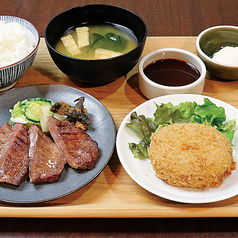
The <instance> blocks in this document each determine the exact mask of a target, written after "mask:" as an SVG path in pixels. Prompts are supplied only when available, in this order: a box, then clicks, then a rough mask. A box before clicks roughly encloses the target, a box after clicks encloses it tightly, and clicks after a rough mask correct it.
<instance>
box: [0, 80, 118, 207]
mask: <svg viewBox="0 0 238 238" xmlns="http://www.w3.org/2000/svg"><path fill="white" fill-rule="evenodd" d="M81 96H83V97H85V101H84V105H85V108H87V109H88V112H89V117H90V118H91V119H92V121H93V124H92V125H90V126H89V128H88V130H87V133H88V134H89V135H90V136H91V138H92V139H93V140H95V141H97V143H98V147H99V150H100V154H101V155H100V157H99V159H98V161H97V163H96V165H95V168H94V169H92V170H88V171H80V170H75V169H72V168H71V167H70V166H66V168H65V169H64V171H63V173H62V176H61V178H60V180H59V181H57V182H54V183H42V184H32V183H30V182H29V180H26V181H24V182H23V183H22V184H21V185H19V186H14V185H9V184H3V183H2V184H0V202H4V203H11V204H34V203H42V202H47V201H52V200H55V199H58V198H62V197H65V196H67V195H69V194H72V193H73V192H75V191H77V190H79V189H80V188H82V187H84V186H85V185H87V184H88V183H90V182H91V181H92V180H94V179H95V178H96V177H97V176H98V175H99V174H100V173H101V172H102V171H103V169H104V168H105V167H106V165H107V163H108V161H109V160H110V158H111V155H112V153H113V150H114V147H115V138H116V129H115V124H114V121H113V118H112V116H111V114H110V113H109V111H108V110H107V108H106V107H105V106H104V105H103V104H102V103H101V102H99V101H98V100H97V99H95V98H94V97H93V96H91V95H89V94H87V93H85V92H83V91H81V90H78V89H75V88H72V87H68V86H62V85H54V84H53V85H52V84H49V85H31V86H25V87H21V88H16V89H12V90H10V91H9V92H6V93H5V94H3V95H0V111H1V113H0V126H2V125H3V124H4V123H5V122H8V121H9V119H10V112H9V109H11V108H13V106H14V104H15V103H17V102H18V101H21V100H24V99H26V98H31V97H42V98H49V99H52V100H53V101H54V102H59V101H64V102H66V103H68V104H70V105H75V103H74V100H75V99H77V98H79V97H81Z"/></svg>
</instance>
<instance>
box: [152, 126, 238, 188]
mask: <svg viewBox="0 0 238 238" xmlns="http://www.w3.org/2000/svg"><path fill="white" fill-rule="evenodd" d="M232 153H233V149H232V147H231V145H230V143H229V141H228V140H227V138H226V137H225V136H224V135H223V134H221V133H220V132H219V131H218V130H216V129H215V128H213V127H211V126H207V125H201V124H197V123H181V124H173V125H169V126H167V127H164V128H162V129H160V130H159V131H158V132H157V133H156V134H153V135H152V137H151V144H150V147H149V149H148V154H149V158H150V160H151V163H152V166H153V169H154V170H155V172H156V175H157V176H158V177H159V178H160V179H162V180H164V181H166V182H167V183H169V184H171V185H175V186H179V187H191V188H200V189H205V188H207V187H218V186H220V185H221V184H222V183H223V181H224V179H225V178H227V177H228V176H229V175H230V174H231V172H232V171H233V170H235V169H236V162H234V160H233V155H232Z"/></svg>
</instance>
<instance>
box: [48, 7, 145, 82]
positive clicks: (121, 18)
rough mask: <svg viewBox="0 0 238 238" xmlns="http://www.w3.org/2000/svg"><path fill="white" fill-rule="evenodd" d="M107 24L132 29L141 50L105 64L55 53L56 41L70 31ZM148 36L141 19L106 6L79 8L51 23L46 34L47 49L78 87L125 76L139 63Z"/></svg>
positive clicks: (132, 51)
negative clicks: (79, 84)
mask: <svg viewBox="0 0 238 238" xmlns="http://www.w3.org/2000/svg"><path fill="white" fill-rule="evenodd" d="M105 22H106V23H112V24H118V25H121V26H124V27H126V28H128V29H130V30H131V31H132V33H133V34H134V35H135V36H136V38H137V40H138V46H137V47H136V48H135V49H133V50H131V51H129V52H128V53H125V54H123V55H121V56H118V57H114V58H110V59H103V60H82V59H75V58H71V57H68V56H65V55H63V54H61V53H59V52H57V51H56V50H55V49H54V46H55V44H56V42H57V40H58V39H59V38H60V37H61V36H62V34H63V33H64V32H65V31H66V30H68V29H69V28H72V27H77V26H81V25H87V24H100V23H105ZM146 36H147V28H146V25H145V23H144V21H143V20H142V19H141V18H140V17H139V16H138V15H136V14H135V13H133V12H131V11H129V10H127V9H124V8H121V7H117V6H111V5H104V4H95V5H85V6H79V7H75V8H72V9H69V10H67V11H65V12H62V13H60V14H59V15H57V16H56V17H54V18H53V19H52V20H51V21H50V22H49V24H48V25H47V27H46V30H45V40H46V45H47V48H48V50H49V53H50V55H51V57H52V59H53V61H54V62H55V64H56V65H57V66H58V68H59V69H60V70H61V71H62V72H63V73H65V74H66V75H67V76H68V77H69V78H70V79H72V80H73V81H75V82H76V83H77V82H80V83H86V84H91V85H103V84H107V83H110V82H112V81H114V80H116V79H118V78H120V77H122V76H124V75H126V74H127V73H128V72H129V71H130V70H131V69H132V68H133V67H134V66H135V65H136V63H137V62H138V60H139V58H140V56H141V54H142V51H143V49H144V44H145V41H146Z"/></svg>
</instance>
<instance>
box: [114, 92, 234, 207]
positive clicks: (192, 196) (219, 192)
mask: <svg viewBox="0 0 238 238" xmlns="http://www.w3.org/2000/svg"><path fill="white" fill-rule="evenodd" d="M204 98H209V99H210V100H211V101H212V102H213V103H215V104H216V105H217V106H222V107H223V108H225V111H226V115H227V120H231V119H237V121H238V109H236V108H235V107H233V106H231V105H229V104H227V103H225V102H222V101H220V100H217V99H214V98H211V97H207V96H203V95H190V94H181V95H167V96H163V97H158V98H154V99H151V100H149V101H146V102H145V103H143V104H141V105H140V106H138V107H137V108H135V109H134V110H133V111H132V112H134V111H136V112H137V114H139V115H140V114H144V115H145V116H146V117H151V116H152V115H153V113H154V112H155V110H156V106H155V103H157V104H158V105H160V104H161V103H168V102H171V103H172V104H173V105H178V104H179V103H180V102H185V101H192V102H193V101H196V102H197V103H199V104H203V102H204V101H203V100H204ZM132 112H130V113H129V114H128V115H127V116H126V117H125V119H124V120H123V122H122V124H121V125H120V128H119V130H118V134H117V139H116V148H117V153H118V156H119V159H120V161H121V164H122V165H123V167H124V169H125V170H126V172H127V173H128V174H129V176H130V177H131V178H132V179H133V180H134V181H135V182H136V183H138V184H139V185H140V186H141V187H143V188H144V189H146V190H147V191H149V192H151V193H153V194H155V195H158V196H160V197H163V198H166V199H169V200H172V201H176V202H182V203H210V202H216V201H220V200H224V199H228V198H231V197H233V196H235V195H237V194H238V169H236V170H235V171H233V172H232V174H231V176H229V177H228V178H226V179H225V181H224V183H223V184H222V185H221V186H220V187H217V188H206V189H205V190H201V189H193V188H181V187H176V186H172V185H169V184H167V183H166V182H164V181H162V180H161V179H159V178H157V177H156V176H155V172H154V170H153V168H152V165H151V163H150V160H149V159H145V160H141V159H136V158H134V156H133V154H132V152H131V151H130V149H129V146H128V143H129V142H135V143H138V142H139V138H138V137H137V136H136V135H135V133H134V132H133V131H132V130H131V129H129V128H127V127H126V123H128V122H130V115H131V113H132ZM233 144H234V145H235V146H234V147H233V150H234V160H235V161H236V162H237V163H238V133H237V131H236V132H235V136H234V139H233Z"/></svg>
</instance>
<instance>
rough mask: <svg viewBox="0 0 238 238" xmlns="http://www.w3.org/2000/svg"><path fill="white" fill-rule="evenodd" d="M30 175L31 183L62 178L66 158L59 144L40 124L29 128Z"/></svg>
mask: <svg viewBox="0 0 238 238" xmlns="http://www.w3.org/2000/svg"><path fill="white" fill-rule="evenodd" d="M29 135H30V150H29V177H30V182H31V183H40V182H54V181H57V180H59V179H60V177H61V174H62V172H63V169H64V166H65V163H66V160H65V158H64V156H63V154H62V153H61V152H60V150H59V148H58V146H57V145H56V144H55V142H54V141H53V140H51V139H50V138H49V137H48V136H47V135H46V134H45V133H44V132H42V131H41V130H40V129H39V127H38V126H36V125H34V124H33V125H32V126H31V127H30V129H29Z"/></svg>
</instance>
